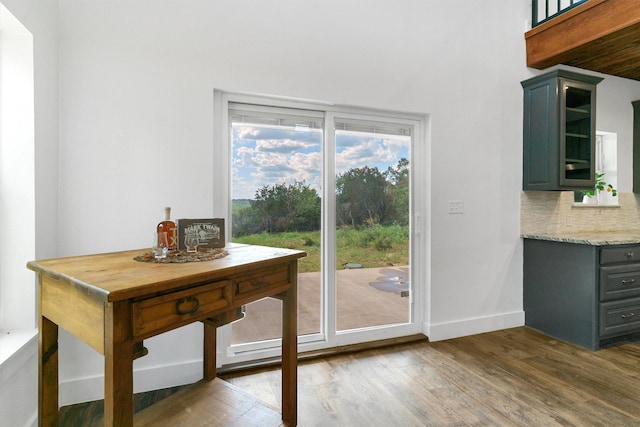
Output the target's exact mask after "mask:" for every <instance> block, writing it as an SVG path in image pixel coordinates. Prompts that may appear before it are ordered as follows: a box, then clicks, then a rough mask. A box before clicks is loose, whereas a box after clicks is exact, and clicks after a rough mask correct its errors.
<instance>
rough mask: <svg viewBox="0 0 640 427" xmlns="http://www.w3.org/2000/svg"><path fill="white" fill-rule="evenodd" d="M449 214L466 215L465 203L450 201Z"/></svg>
mask: <svg viewBox="0 0 640 427" xmlns="http://www.w3.org/2000/svg"><path fill="white" fill-rule="evenodd" d="M449 213H450V214H462V213H464V203H463V202H462V200H449Z"/></svg>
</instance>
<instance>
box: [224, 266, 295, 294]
mask: <svg viewBox="0 0 640 427" xmlns="http://www.w3.org/2000/svg"><path fill="white" fill-rule="evenodd" d="M289 283H290V280H289V266H288V265H279V266H276V267H272V268H266V269H262V270H259V271H256V272H255V273H253V274H250V275H246V276H241V277H239V278H238V280H237V286H236V295H238V296H250V295H256V294H259V293H261V292H264V291H265V290H267V289H272V288H274V287H278V286H284V287H286V286H287V285H288V284H289Z"/></svg>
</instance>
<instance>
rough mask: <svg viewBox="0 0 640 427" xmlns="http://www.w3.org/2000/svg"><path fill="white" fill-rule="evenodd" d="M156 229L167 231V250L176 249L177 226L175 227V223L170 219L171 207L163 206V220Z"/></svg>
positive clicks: (162, 231)
mask: <svg viewBox="0 0 640 427" xmlns="http://www.w3.org/2000/svg"><path fill="white" fill-rule="evenodd" d="M156 231H157V232H158V233H164V232H166V233H167V237H168V240H169V252H171V251H176V250H177V249H178V228H177V227H176V223H175V222H173V221H171V208H169V207H166V208H164V221H162V222H160V223H159V224H158V227H157V230H156Z"/></svg>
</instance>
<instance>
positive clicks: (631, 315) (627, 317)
mask: <svg viewBox="0 0 640 427" xmlns="http://www.w3.org/2000/svg"><path fill="white" fill-rule="evenodd" d="M633 316H635V313H629V314H623V315H622V316H621V317H622V318H623V319H631V318H632V317H633Z"/></svg>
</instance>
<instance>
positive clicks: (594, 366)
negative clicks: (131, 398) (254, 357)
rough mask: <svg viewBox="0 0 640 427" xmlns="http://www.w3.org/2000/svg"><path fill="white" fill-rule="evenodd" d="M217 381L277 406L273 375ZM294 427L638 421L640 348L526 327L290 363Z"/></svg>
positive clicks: (272, 372)
mask: <svg viewBox="0 0 640 427" xmlns="http://www.w3.org/2000/svg"><path fill="white" fill-rule="evenodd" d="M226 379H227V381H229V382H231V383H232V384H235V385H236V386H238V387H240V388H241V389H243V390H244V391H246V392H248V393H249V394H252V395H254V396H255V397H258V398H259V399H261V400H263V401H265V402H266V403H268V404H269V405H272V406H275V407H278V406H279V403H278V397H277V396H278V395H279V371H278V370H263V371H259V372H256V373H252V374H246V375H240V376H234V377H231V376H228V377H227V378H226ZM298 414H299V415H298V420H299V425H300V426H304V427H311V426H350V427H357V426H403V427H404V426H568V425H575V426H632V425H640V342H638V341H635V342H628V343H622V344H620V345H618V346H615V347H610V348H606V349H602V350H600V351H597V352H592V351H588V350H585V349H582V348H580V347H577V346H574V345H572V344H568V343H565V342H561V341H558V340H555V339H552V338H549V337H546V336H544V335H542V334H540V333H539V332H537V331H535V330H532V329H530V328H527V327H521V328H515V329H509V330H504V331H498V332H492V333H487V334H481V335H475V336H470V337H464V338H459V339H454V340H448V341H440V342H435V343H429V342H427V341H420V342H415V343H408V344H402V345H399V346H394V347H387V348H381V349H376V350H369V351H364V352H359V353H351V354H343V355H338V356H333V357H327V358H322V359H317V360H310V361H305V362H302V363H301V364H300V367H299V373H298Z"/></svg>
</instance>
